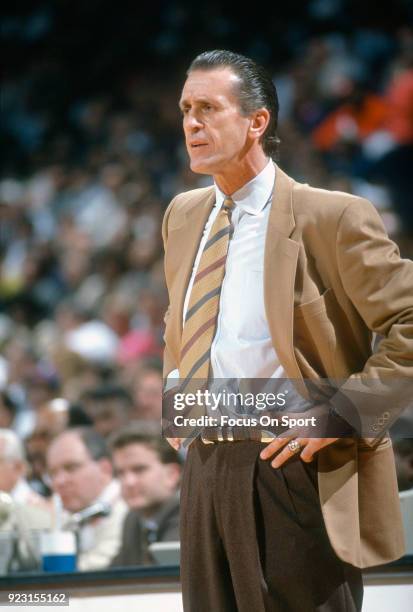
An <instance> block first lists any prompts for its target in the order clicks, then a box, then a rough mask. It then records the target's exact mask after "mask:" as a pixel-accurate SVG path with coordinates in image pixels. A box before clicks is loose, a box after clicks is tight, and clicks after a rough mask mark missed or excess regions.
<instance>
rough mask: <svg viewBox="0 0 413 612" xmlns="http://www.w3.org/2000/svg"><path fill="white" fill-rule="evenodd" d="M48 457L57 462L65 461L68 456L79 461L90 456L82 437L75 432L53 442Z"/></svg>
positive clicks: (61, 435) (64, 434) (66, 433)
mask: <svg viewBox="0 0 413 612" xmlns="http://www.w3.org/2000/svg"><path fill="white" fill-rule="evenodd" d="M48 456H49V458H50V457H53V458H54V459H57V460H65V459H66V456H70V457H71V458H72V459H73V460H76V461H77V460H78V459H79V458H82V459H83V458H88V457H89V456H90V455H89V452H88V450H87V448H86V446H85V444H84V442H83V440H82V439H81V437H80V436H78V435H77V434H75V433H73V432H64V433H62V434H60V436H58V437H57V438H56V439H55V440H53V441H52V442H51V444H50V447H49V452H48Z"/></svg>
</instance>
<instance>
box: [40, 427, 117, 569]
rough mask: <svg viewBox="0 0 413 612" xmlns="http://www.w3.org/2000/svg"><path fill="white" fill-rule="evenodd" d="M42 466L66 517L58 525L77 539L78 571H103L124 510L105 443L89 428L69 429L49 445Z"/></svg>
mask: <svg viewBox="0 0 413 612" xmlns="http://www.w3.org/2000/svg"><path fill="white" fill-rule="evenodd" d="M47 466H48V471H49V475H50V479H51V486H52V489H53V491H54V492H55V493H57V494H58V495H59V496H60V498H61V501H62V505H63V508H64V509H65V510H66V512H67V515H66V516H65V517H64V518H65V520H64V524H63V526H64V527H65V526H66V527H68V528H71V529H73V530H74V531H76V532H77V535H78V560H77V567H78V569H79V570H92V569H101V568H104V567H106V566H107V565H109V563H110V560H111V559H112V558H113V556H114V555H116V554H117V552H118V550H119V546H120V542H121V534H122V524H123V520H124V517H125V514H126V510H127V508H126V505H125V503H124V502H123V500H122V499H121V498H120V491H119V484H118V482H117V481H116V480H114V479H113V474H112V464H111V461H110V455H109V450H108V448H107V445H106V443H105V440H104V438H103V437H102V436H101V435H100V434H99V433H97V432H96V431H95V430H94V429H92V428H91V427H79V428H74V429H69V430H67V431H65V432H63V433H61V434H60V435H58V436H57V437H56V438H55V439H54V440H53V441H52V442H51V444H50V446H49V449H48V452H47Z"/></svg>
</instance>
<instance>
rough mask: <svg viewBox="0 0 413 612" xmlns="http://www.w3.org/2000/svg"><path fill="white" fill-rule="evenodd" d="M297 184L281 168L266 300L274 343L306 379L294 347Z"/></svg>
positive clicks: (268, 244) (292, 373) (290, 372)
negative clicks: (294, 198)
mask: <svg viewBox="0 0 413 612" xmlns="http://www.w3.org/2000/svg"><path fill="white" fill-rule="evenodd" d="M292 187H293V181H292V179H291V178H290V177H289V176H287V175H286V174H285V173H284V172H283V171H282V170H281V169H280V168H279V167H278V166H277V167H276V177H275V189H274V195H273V200H272V205H271V211H270V216H269V220H268V229H267V236H266V241H265V255H264V301H265V311H266V314H267V321H268V326H269V329H270V333H271V337H272V341H273V344H274V347H275V350H276V353H277V355H278V357H279V358H280V361H281V364H282V365H283V367H284V369H285V370H286V373H287V376H288V377H290V378H302V375H301V372H300V369H299V367H298V364H297V361H296V358H295V353H294V345H293V319H294V282H295V273H296V267H297V260H298V252H299V245H298V243H297V242H295V241H294V240H291V239H290V238H289V236H290V235H291V233H292V231H293V230H294V228H295V220H294V215H293V208H292Z"/></svg>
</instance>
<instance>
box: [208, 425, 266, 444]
mask: <svg viewBox="0 0 413 612" xmlns="http://www.w3.org/2000/svg"><path fill="white" fill-rule="evenodd" d="M276 437H277V436H276V434H275V433H272V432H271V431H266V430H265V429H254V428H250V427H249V428H246V427H205V428H204V429H203V431H202V434H201V435H200V439H201V440H202V442H203V443H204V444H216V443H217V442H241V441H243V440H253V441H254V442H264V443H269V442H272V441H273V440H274V439H275V438H276Z"/></svg>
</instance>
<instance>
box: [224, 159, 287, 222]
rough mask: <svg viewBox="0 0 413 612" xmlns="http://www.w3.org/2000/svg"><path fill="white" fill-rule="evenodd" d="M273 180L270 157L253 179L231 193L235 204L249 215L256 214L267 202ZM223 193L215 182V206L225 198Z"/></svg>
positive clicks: (272, 167)
mask: <svg viewBox="0 0 413 612" xmlns="http://www.w3.org/2000/svg"><path fill="white" fill-rule="evenodd" d="M274 180H275V165H274V163H273V161H272V160H271V159H270V160H269V161H268V163H267V165H266V166H265V168H264V169H263V170H261V172H260V173H259V174H257V175H256V176H254V178H253V179H251V180H250V181H248V183H246V184H245V185H243V186H242V187H241V188H240V189H238V191H236V192H235V193H233V194H232V196H231V197H232V199H233V200H234V202H235V204H236V205H237V206H238V207H239V208H240V209H241V210H242V211H245V212H247V213H249V214H251V215H258V213H260V212H261V211H262V210H263V208H264V206H265V205H266V204H267V202H268V200H269V198H270V196H271V193H272V190H273V187H274ZM225 197H226V196H225V194H224V193H223V192H222V191H221V190H220V188H219V187H218V185H217V184H216V183H215V201H216V205H217V206H221V205H222V202H223V201H224V199H225Z"/></svg>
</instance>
